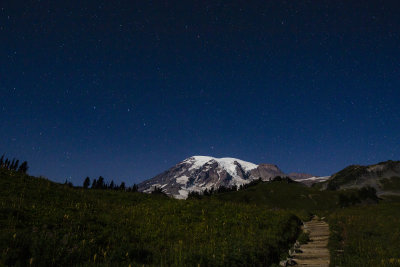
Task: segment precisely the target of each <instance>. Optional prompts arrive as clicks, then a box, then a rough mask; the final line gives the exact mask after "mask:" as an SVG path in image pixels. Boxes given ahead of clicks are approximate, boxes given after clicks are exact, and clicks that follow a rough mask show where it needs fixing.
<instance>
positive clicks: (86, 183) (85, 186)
mask: <svg viewBox="0 0 400 267" xmlns="http://www.w3.org/2000/svg"><path fill="white" fill-rule="evenodd" d="M89 185H90V178H89V177H86V179H85V181H84V182H83V188H85V189H87V188H89Z"/></svg>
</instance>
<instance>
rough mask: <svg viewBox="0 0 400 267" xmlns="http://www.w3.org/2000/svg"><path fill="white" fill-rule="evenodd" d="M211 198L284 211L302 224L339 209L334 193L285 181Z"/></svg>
mask: <svg viewBox="0 0 400 267" xmlns="http://www.w3.org/2000/svg"><path fill="white" fill-rule="evenodd" d="M213 197H214V198H216V199H218V200H223V201H227V202H234V203H237V202H239V203H250V204H254V205H260V206H266V207H268V208H271V209H279V210H288V211H290V212H292V213H295V214H296V215H297V216H298V217H300V218H301V219H302V220H305V221H306V220H309V219H310V216H311V215H313V214H317V215H319V216H321V217H323V216H326V215H327V214H329V213H330V212H331V211H332V210H334V209H336V208H339V193H338V192H335V191H320V190H318V189H316V188H312V187H306V186H304V185H303V184H300V183H287V182H285V181H276V182H266V183H260V184H258V185H256V186H252V187H249V188H247V189H245V190H241V191H238V192H227V193H222V194H217V195H215V196H213Z"/></svg>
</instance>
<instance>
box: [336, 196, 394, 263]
mask: <svg viewBox="0 0 400 267" xmlns="http://www.w3.org/2000/svg"><path fill="white" fill-rule="evenodd" d="M399 211H400V198H391V199H385V200H383V201H381V202H380V203H379V204H377V205H369V206H355V207H350V208H346V209H340V210H337V211H336V212H334V213H333V214H332V215H331V216H330V217H329V223H330V228H331V238H330V242H329V246H330V251H331V265H332V266H400V212H399Z"/></svg>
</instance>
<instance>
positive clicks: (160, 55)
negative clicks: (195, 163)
mask: <svg viewBox="0 0 400 267" xmlns="http://www.w3.org/2000/svg"><path fill="white" fill-rule="evenodd" d="M397 2H398V1H348V0H346V1H323V0H321V1H250V2H249V1H218V0H214V1H176V2H174V1H79V2H78V1H61V0H60V1H50V0H47V1H46V0H44V1H21V2H20V1H15V0H5V1H1V2H0V110H1V113H0V114H1V117H0V118H1V122H0V150H1V151H0V153H1V154H2V153H6V155H7V156H8V157H17V158H18V159H20V160H27V161H28V162H29V165H30V171H29V172H30V174H33V175H44V176H46V177H48V178H49V179H51V180H55V181H60V182H63V181H64V180H65V179H66V178H68V179H69V180H71V181H72V182H74V183H75V184H80V183H81V182H82V180H83V178H84V177H86V176H90V177H92V178H97V177H98V176H99V175H102V176H104V177H105V178H106V179H107V180H111V179H114V180H115V181H117V182H120V181H125V182H127V184H128V185H129V184H133V183H137V182H140V181H142V180H144V179H147V178H150V177H152V176H154V175H156V174H158V173H160V172H161V171H164V170H165V169H167V168H169V167H171V166H173V165H175V164H176V163H178V162H179V161H181V160H183V159H185V158H187V157H189V156H192V155H210V156H215V157H236V158H240V159H243V160H246V161H250V162H254V163H275V164H277V165H278V166H279V167H280V168H281V169H282V170H283V171H285V172H292V171H297V172H307V173H312V174H315V175H330V174H332V173H334V172H336V171H339V170H340V169H342V168H344V167H346V166H347V165H350V164H372V163H377V162H380V161H385V160H388V159H392V160H399V159H400V140H399V137H400V104H399V103H400V50H399V48H400V16H399V13H400V7H399V5H398V3H397Z"/></svg>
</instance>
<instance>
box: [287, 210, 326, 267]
mask: <svg viewBox="0 0 400 267" xmlns="http://www.w3.org/2000/svg"><path fill="white" fill-rule="evenodd" d="M304 230H305V231H307V232H308V233H309V234H310V241H309V242H308V243H307V244H304V245H301V246H300V251H301V252H300V251H299V253H295V254H294V255H293V260H294V261H295V262H296V263H297V266H308V267H311V266H327V267H328V266H329V258H330V255H329V250H328V239H329V225H328V224H327V223H326V222H324V221H320V220H319V219H318V217H314V218H313V219H312V220H311V221H309V222H306V223H304Z"/></svg>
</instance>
